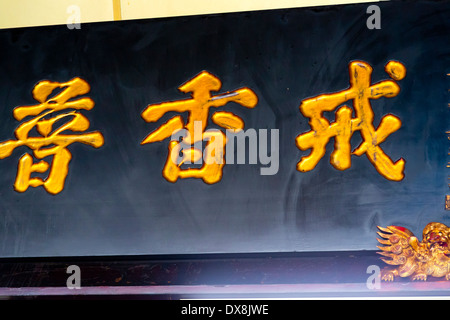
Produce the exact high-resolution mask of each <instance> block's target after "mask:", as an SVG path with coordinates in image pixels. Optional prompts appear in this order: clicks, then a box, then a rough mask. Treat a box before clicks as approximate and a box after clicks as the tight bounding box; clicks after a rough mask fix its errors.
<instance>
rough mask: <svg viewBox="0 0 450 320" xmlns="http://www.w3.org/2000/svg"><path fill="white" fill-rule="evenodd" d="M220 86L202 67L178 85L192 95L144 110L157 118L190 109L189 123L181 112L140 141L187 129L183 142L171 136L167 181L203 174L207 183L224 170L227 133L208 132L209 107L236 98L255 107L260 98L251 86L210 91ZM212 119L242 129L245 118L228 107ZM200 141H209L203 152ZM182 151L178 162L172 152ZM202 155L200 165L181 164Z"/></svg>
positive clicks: (147, 116) (145, 116) (165, 172)
mask: <svg viewBox="0 0 450 320" xmlns="http://www.w3.org/2000/svg"><path fill="white" fill-rule="evenodd" d="M221 87H222V83H221V81H220V80H219V79H218V78H217V77H215V76H214V75H212V74H211V73H209V72H207V71H203V72H201V73H200V74H198V75H197V76H195V77H194V78H192V79H191V80H189V81H188V82H186V83H185V84H183V85H182V86H180V87H179V88H178V89H179V90H180V91H181V92H184V93H188V92H190V93H191V97H192V98H191V99H187V100H178V101H172V102H164V103H160V104H152V105H149V106H148V107H147V108H146V109H145V110H144V111H143V112H142V118H143V119H144V120H145V121H147V122H155V121H158V120H159V119H160V118H161V117H162V116H163V115H164V114H165V113H167V112H170V111H175V112H178V113H182V112H187V113H188V119H187V123H186V124H185V123H184V119H183V118H182V117H181V116H180V115H178V116H175V117H173V118H171V119H169V120H168V121H167V122H166V123H164V124H163V125H161V126H160V127H159V128H158V129H156V130H155V131H153V132H152V133H150V134H149V135H148V136H147V137H146V138H145V139H144V140H143V141H142V143H141V144H146V143H152V142H156V141H162V140H164V139H166V138H168V137H170V136H172V135H173V133H176V132H177V131H179V130H182V129H184V130H186V132H187V135H186V137H184V139H183V141H182V142H179V141H176V140H172V141H170V143H169V153H168V156H167V161H166V164H165V166H164V169H163V176H164V178H166V180H167V181H170V182H175V181H177V179H178V178H181V179H184V178H201V179H203V181H204V182H205V183H208V184H213V183H217V182H219V181H220V180H221V179H222V170H223V166H224V165H225V161H224V155H225V150H224V148H225V145H226V143H227V137H226V135H225V134H224V133H223V132H222V131H220V130H208V131H206V132H205V129H206V127H207V125H208V116H209V109H210V108H218V107H222V106H224V105H226V104H227V103H228V102H235V103H238V104H240V105H242V106H244V107H246V108H254V107H255V106H256V104H257V103H258V98H257V96H256V94H255V93H254V92H253V91H252V90H250V89H248V88H241V89H238V90H235V91H232V92H227V93H224V94H219V95H212V94H211V91H219V90H220V88H221ZM211 120H212V121H213V122H214V123H215V124H217V125H218V126H220V127H222V128H225V129H228V130H235V131H239V130H242V129H243V128H244V121H243V120H242V119H241V118H240V117H238V116H237V115H235V114H233V113H231V112H227V111H217V112H215V113H214V114H213V115H212V116H211ZM199 141H200V142H201V141H208V142H207V144H206V148H205V150H204V153H203V152H202V150H201V149H199V148H196V145H197V143H198V142H199ZM182 143H184V144H187V145H188V146H189V148H182ZM180 153H182V154H183V156H182V160H181V161H179V163H177V161H174V159H173V157H172V155H174V154H180ZM203 154H204V155H203ZM202 155H203V158H204V163H203V165H202V167H201V168H188V169H182V168H181V166H182V165H183V164H190V163H193V162H198V160H201V158H202Z"/></svg>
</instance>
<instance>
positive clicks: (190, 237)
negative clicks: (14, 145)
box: [0, 1, 450, 256]
mask: <svg viewBox="0 0 450 320" xmlns="http://www.w3.org/2000/svg"><path fill="white" fill-rule="evenodd" d="M376 4H377V5H378V6H379V7H380V8H381V19H382V20H381V27H382V29H381V30H369V29H367V27H366V20H367V18H368V17H369V15H368V14H366V8H367V7H368V4H364V5H345V6H333V7H320V8H303V9H289V10H276V11H261V12H251V13H231V14H220V15H208V16H194V17H180V18H167V19H154V20H136V21H123V22H111V23H109V22H108V23H92V24H82V25H81V30H69V29H68V28H67V27H66V26H52V27H39V28H21V29H11V30H1V31H0V45H1V50H0V118H1V119H2V121H1V124H0V141H5V140H9V139H14V130H15V129H16V127H17V126H18V125H19V122H17V121H16V120H15V119H14V118H13V116H12V111H13V109H14V107H16V106H19V105H31V104H34V103H35V101H34V100H33V98H32V95H31V90H32V88H33V87H34V85H35V84H36V83H37V82H39V81H41V80H43V79H48V80H52V81H60V82H65V81H68V80H69V79H72V78H73V77H76V76H79V77H82V78H83V79H85V80H86V81H88V82H89V84H90V85H91V92H90V93H89V94H88V95H87V96H89V97H91V98H92V99H93V100H94V101H95V103H96V106H95V108H94V109H93V110H91V111H88V112H83V114H85V115H86V116H87V117H88V118H89V120H90V122H91V126H90V129H89V130H88V131H95V130H100V131H101V132H102V133H103V135H104V137H105V145H104V146H103V147H102V148H100V149H94V148H92V147H89V146H85V145H82V144H79V143H75V144H72V145H70V146H69V150H70V151H71V152H72V154H73V159H72V161H71V163H70V166H69V175H68V177H67V180H66V184H65V189H64V190H63V191H62V192H61V193H60V194H58V195H56V196H52V195H50V194H48V193H47V192H46V191H45V190H44V189H43V188H42V187H40V188H30V189H29V190H28V191H26V192H25V193H17V192H15V191H14V190H13V184H14V180H15V177H16V173H17V163H18V160H19V158H20V156H21V155H22V154H23V153H25V152H29V151H30V150H29V149H28V148H26V147H22V148H18V149H16V150H15V151H14V153H13V155H12V156H10V157H8V158H6V159H3V160H0V256H60V255H63V256H72V255H110V254H113V255H126V254H160V253H167V254H184V253H206V252H208V253H209V252H263V251H311V250H359V249H367V250H373V249H376V244H377V243H376V241H375V237H376V233H375V232H376V225H382V226H385V225H392V224H395V225H401V226H405V227H407V228H410V229H411V230H412V231H413V232H415V233H416V234H419V235H420V234H421V231H422V229H423V228H424V227H425V225H426V224H427V223H429V222H431V221H439V222H443V223H447V224H449V223H450V219H449V213H448V212H446V211H445V210H444V198H445V194H447V193H449V188H448V185H447V184H448V181H447V178H448V176H449V175H450V169H448V168H446V164H447V162H448V156H447V153H448V149H449V142H450V141H448V139H447V135H446V131H448V130H449V129H450V126H449V121H448V119H449V118H448V116H449V110H448V109H449V108H448V102H449V99H448V89H450V81H449V77H448V76H447V73H450V44H449V42H448V40H449V34H450V3H449V2H447V1H404V2H403V1H402V2H387V3H384V2H383V3H379V2H377V3H376ZM355 59H358V60H364V61H366V62H368V63H370V64H371V65H372V67H373V68H374V73H373V81H374V82H378V81H381V80H385V79H388V75H387V74H386V73H385V72H384V66H385V64H386V63H387V62H388V61H389V60H399V61H401V62H402V63H404V64H405V66H406V68H407V76H406V78H405V79H404V80H402V81H400V82H399V84H400V86H401V90H402V91H401V93H400V94H399V95H398V96H397V97H395V98H392V99H384V98H382V99H379V100H376V101H372V106H373V110H374V112H375V115H376V117H375V121H374V124H375V126H378V124H379V122H380V119H381V117H382V116H383V115H385V114H387V113H392V114H395V115H397V116H398V117H399V118H400V119H401V120H402V123H403V125H402V127H401V129H400V130H399V131H397V132H395V133H393V134H392V135H391V136H389V137H388V139H387V140H386V142H384V143H383V144H382V148H383V150H384V151H385V152H386V153H387V154H388V155H389V156H390V157H391V158H392V159H393V160H394V161H395V160H397V159H398V158H400V157H403V158H405V160H406V169H405V179H404V180H403V181H401V182H392V181H388V180H386V179H384V178H383V177H382V176H381V175H379V174H378V173H377V171H376V170H375V168H374V167H373V165H372V164H371V163H370V162H369V160H368V159H367V157H366V156H365V155H363V156H362V157H356V156H353V157H352V167H351V168H350V169H348V170H346V171H343V172H340V171H337V170H336V169H334V168H333V167H332V166H331V165H330V163H329V156H330V153H331V151H332V148H333V142H332V141H331V143H329V145H328V148H327V154H326V156H325V157H324V158H323V159H322V160H321V162H320V163H319V165H318V166H317V167H316V169H315V170H313V171H311V172H308V173H300V172H298V171H296V163H297V162H298V161H299V160H300V158H301V157H302V156H304V155H306V154H308V152H309V151H307V152H302V151H301V150H299V149H297V147H296V145H295V138H296V136H297V135H299V134H300V133H302V132H306V131H309V130H310V127H309V125H308V119H306V118H304V117H303V116H302V115H301V113H300V112H299V108H298V107H299V105H300V102H301V100H303V99H305V98H308V97H311V96H316V95H319V94H323V93H332V92H335V91H340V90H343V89H345V88H347V87H348V86H349V82H348V81H349V77H348V63H349V62H350V61H352V60H355ZM202 70H208V71H209V72H212V73H213V74H215V75H216V76H218V77H219V78H220V79H221V81H222V83H223V87H222V90H221V92H226V91H229V90H234V89H237V88H239V87H242V86H247V87H249V88H251V89H253V90H254V91H255V92H256V94H257V95H258V97H259V104H258V106H257V107H256V108H255V109H253V110H247V109H245V108H243V107H241V106H239V105H236V104H233V103H230V104H228V105H227V106H226V107H224V108H223V109H222V110H228V111H232V112H234V113H236V114H237V115H239V116H241V117H242V118H243V119H244V121H245V125H246V128H254V129H274V128H276V129H279V130H280V170H279V172H278V174H277V175H274V176H261V175H260V174H259V170H260V165H248V164H247V165H226V166H225V167H224V175H223V179H222V181H221V182H220V183H218V184H215V185H206V184H204V183H203V182H202V181H201V180H197V179H185V180H179V181H178V182H177V183H175V184H172V183H169V182H167V181H166V180H165V179H164V178H163V177H162V174H161V173H162V168H163V166H164V163H165V161H166V156H167V145H168V140H166V141H164V142H161V143H153V144H147V145H144V146H141V145H140V142H141V141H142V139H143V138H144V137H145V136H146V135H147V134H148V133H149V132H151V131H152V130H154V129H156V128H157V127H158V126H159V125H160V124H162V123H163V122H164V121H165V120H167V119H169V118H170V117H171V116H173V115H174V114H168V115H166V116H165V117H164V118H163V119H162V120H161V121H160V122H158V123H157V124H149V123H146V122H145V121H143V120H142V118H141V116H140V114H141V112H142V111H143V110H144V109H145V107H146V106H147V105H148V104H152V103H158V102H163V101H169V100H177V99H185V98H188V97H187V96H185V95H183V94H182V93H181V92H179V91H178V90H177V88H178V86H179V85H181V84H182V83H184V82H185V81H187V80H189V79H191V78H192V77H193V76H195V75H196V74H197V73H199V72H200V71H202ZM350 103H351V102H350ZM211 114H212V112H211V113H210V115H211ZM331 116H332V117H333V118H334V113H331ZM213 127H214V125H211V126H210V128H213ZM360 141H361V138H360V136H359V134H358V133H357V134H355V136H354V137H353V139H352V146H353V147H356V146H358V145H359V142H360Z"/></svg>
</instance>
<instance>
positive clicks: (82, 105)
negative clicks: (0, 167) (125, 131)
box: [0, 77, 104, 194]
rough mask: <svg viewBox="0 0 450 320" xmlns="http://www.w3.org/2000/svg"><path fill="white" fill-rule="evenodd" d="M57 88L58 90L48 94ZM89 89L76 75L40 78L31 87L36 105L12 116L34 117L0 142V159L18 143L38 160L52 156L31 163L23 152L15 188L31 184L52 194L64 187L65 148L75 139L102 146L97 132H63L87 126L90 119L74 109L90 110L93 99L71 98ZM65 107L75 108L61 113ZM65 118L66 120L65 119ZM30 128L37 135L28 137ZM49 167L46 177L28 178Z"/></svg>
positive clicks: (22, 189) (23, 188) (68, 157)
mask: <svg viewBox="0 0 450 320" xmlns="http://www.w3.org/2000/svg"><path fill="white" fill-rule="evenodd" d="M56 89H61V91H60V92H58V93H56V94H55V95H53V97H50V95H51V94H52V92H53V91H54V90H56ZM89 90H90V86H89V84H88V83H87V82H86V81H84V80H82V79H80V78H78V77H77V78H74V79H72V80H70V81H68V82H64V83H59V82H51V81H46V80H45V81H41V82H39V83H38V84H36V86H35V87H34V89H33V98H34V99H35V100H37V101H38V102H39V104H37V105H32V106H20V107H17V108H15V109H14V111H13V115H14V118H15V119H16V120H18V121H21V120H23V119H24V118H25V117H28V116H34V118H32V119H30V120H28V121H26V122H24V123H22V124H21V125H20V126H19V127H18V128H17V129H16V131H15V132H14V134H15V136H16V138H17V140H8V141H4V142H2V143H0V159H3V158H6V157H9V156H10V155H11V153H12V152H13V150H14V149H15V148H17V147H20V146H27V147H29V148H30V149H32V150H33V155H34V156H35V157H36V158H37V159H43V158H45V157H48V156H53V161H52V163H51V165H50V164H49V163H48V162H46V161H44V160H41V161H39V162H37V163H34V161H33V157H32V156H31V155H30V154H28V153H26V154H24V155H23V156H22V157H21V158H20V160H19V165H18V170H17V177H16V181H15V184H14V188H15V190H16V191H18V192H25V191H26V190H27V189H28V187H30V186H31V187H38V186H43V187H44V188H45V190H47V192H49V193H51V194H57V193H59V192H61V191H62V190H63V189H64V182H65V179H66V176H67V173H68V170H69V162H70V160H71V159H72V154H71V153H70V151H69V150H67V147H68V146H69V145H70V144H72V143H74V142H81V143H84V144H87V145H90V146H93V147H95V148H99V147H101V146H102V145H103V143H104V139H103V135H102V134H101V133H100V132H90V133H85V134H78V135H73V134H63V133H64V132H65V131H73V132H81V131H85V130H87V129H88V128H89V125H90V123H89V120H88V119H87V118H86V117H85V116H83V115H82V114H81V113H79V112H77V111H76V110H82V109H83V110H91V109H92V108H93V107H94V101H93V100H92V99H90V98H87V97H83V98H79V99H77V100H71V99H72V98H75V97H76V96H78V95H82V94H86V93H88V92H89ZM66 109H74V110H72V111H70V112H65V113H61V112H60V111H63V110H64V111H65V110H66ZM66 118H69V119H67V120H66ZM63 120H66V123H63V124H61V126H59V127H57V128H54V125H55V124H56V123H57V122H60V121H63ZM33 128H35V129H36V132H37V133H38V134H39V135H38V136H34V135H33V136H30V133H31V130H32V129H33ZM49 169H50V172H49V174H48V177H47V178H46V179H45V180H44V179H42V178H40V177H33V178H32V177H31V174H32V173H33V172H40V173H43V172H46V171H47V170H49Z"/></svg>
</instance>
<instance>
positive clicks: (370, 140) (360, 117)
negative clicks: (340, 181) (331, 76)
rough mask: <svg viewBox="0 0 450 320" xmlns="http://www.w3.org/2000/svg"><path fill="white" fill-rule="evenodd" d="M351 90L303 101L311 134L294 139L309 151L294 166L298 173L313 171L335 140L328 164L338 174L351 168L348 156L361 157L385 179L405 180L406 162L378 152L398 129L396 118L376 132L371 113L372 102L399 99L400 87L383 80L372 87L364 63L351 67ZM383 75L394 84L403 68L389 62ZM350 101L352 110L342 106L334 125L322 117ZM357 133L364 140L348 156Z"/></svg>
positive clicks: (388, 119)
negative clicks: (393, 159)
mask: <svg viewBox="0 0 450 320" xmlns="http://www.w3.org/2000/svg"><path fill="white" fill-rule="evenodd" d="M349 71H350V88H348V89H347V90H343V91H340V92H337V93H333V94H323V95H319V96H316V97H313V98H309V99H306V100H303V101H302V104H301V105H300V112H301V113H302V114H303V115H304V116H305V117H308V118H309V119H310V121H309V124H310V126H311V129H312V130H311V131H309V132H306V133H303V134H301V135H299V136H298V137H297V139H296V142H297V146H298V148H299V149H301V150H307V149H311V153H310V154H309V155H308V156H306V157H303V158H302V159H301V161H300V162H299V163H298V164H297V170H298V171H302V172H306V171H310V170H312V169H314V168H315V166H316V165H317V163H318V162H319V161H320V159H321V158H322V157H323V156H324V155H325V147H326V145H327V143H328V141H329V140H330V138H332V137H334V139H335V144H334V146H335V149H334V151H333V153H332V155H331V160H330V162H331V164H332V165H333V166H334V167H335V168H336V169H338V170H345V169H348V168H350V166H351V159H350V157H351V155H352V154H353V155H357V156H361V155H363V154H364V153H365V154H366V155H367V157H368V158H369V160H370V162H371V163H372V164H373V165H374V166H375V168H376V169H377V171H378V172H379V173H380V174H381V175H382V176H383V177H385V178H386V179H389V180H394V181H400V180H402V179H403V178H404V174H403V170H404V166H405V160H403V159H402V158H401V159H399V160H398V161H397V162H395V163H393V162H392V160H391V159H390V158H389V157H388V156H387V155H386V154H385V153H384V152H383V150H382V149H381V148H380V146H379V145H380V144H381V143H382V142H383V141H385V140H386V138H387V137H388V136H389V135H390V134H391V133H393V132H395V131H397V130H398V129H400V127H401V124H402V123H401V121H400V119H399V118H398V117H396V116H394V115H392V114H388V115H386V116H384V117H383V118H382V119H381V122H380V125H379V126H378V128H377V129H375V127H374V125H373V120H374V113H373V110H372V107H371V104H370V100H371V99H379V98H381V97H386V98H391V97H395V96H397V95H398V93H399V92H400V87H399V86H398V84H397V83H396V82H395V81H392V80H385V81H381V82H378V83H376V84H373V85H371V75H372V67H371V66H370V65H369V64H368V63H365V62H363V61H354V62H352V63H350V66H349ZM385 71H386V72H387V73H388V74H389V76H390V77H391V78H392V79H393V80H402V79H403V78H404V77H405V76H406V68H405V66H404V65H403V64H401V63H400V62H397V61H390V62H389V63H388V64H387V65H386V67H385ZM349 100H353V108H354V112H355V117H354V118H352V113H353V110H352V109H351V108H350V107H348V106H346V105H344V106H343V107H341V108H339V109H338V110H337V111H336V116H335V117H336V121H335V122H332V123H330V122H329V121H328V120H327V119H326V118H324V117H323V113H324V112H326V111H333V110H335V109H336V108H337V107H339V105H341V104H343V103H344V102H346V101H349ZM356 131H360V133H361V136H362V138H363V142H362V143H361V145H360V146H359V147H358V148H356V149H355V150H354V151H353V152H351V146H350V138H351V137H352V135H353V133H354V132H356Z"/></svg>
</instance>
